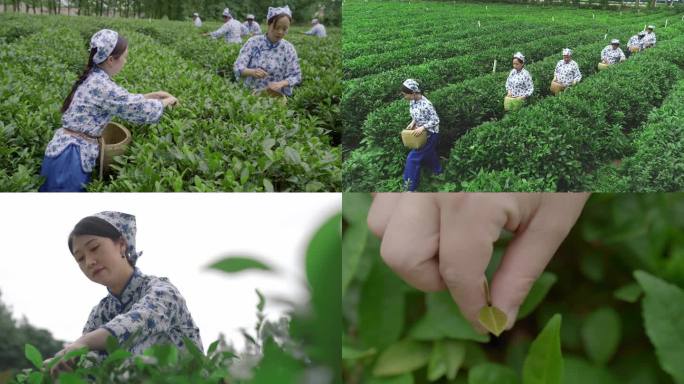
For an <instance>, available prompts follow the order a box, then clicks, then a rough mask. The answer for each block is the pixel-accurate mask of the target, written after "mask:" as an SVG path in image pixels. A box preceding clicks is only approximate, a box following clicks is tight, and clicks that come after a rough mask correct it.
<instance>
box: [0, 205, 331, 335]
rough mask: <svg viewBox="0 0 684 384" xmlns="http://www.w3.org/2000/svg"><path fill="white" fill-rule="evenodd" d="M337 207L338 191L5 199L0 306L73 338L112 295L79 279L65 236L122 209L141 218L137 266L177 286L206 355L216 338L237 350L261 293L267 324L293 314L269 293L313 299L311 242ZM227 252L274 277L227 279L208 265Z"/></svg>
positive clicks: (257, 275)
mask: <svg viewBox="0 0 684 384" xmlns="http://www.w3.org/2000/svg"><path fill="white" fill-rule="evenodd" d="M341 205H342V204H341V195H340V194H332V193H311V194H304V193H297V194H286V193H279V194H275V193H268V194H263V193H262V194H238V193H231V194H209V193H202V194H171V193H166V194H130V193H126V194H102V193H100V194H93V193H89V194H0V212H2V219H0V233H1V234H2V240H3V241H2V251H1V256H0V263H1V264H0V291H1V292H2V297H1V300H2V301H3V302H4V303H5V304H6V305H8V306H9V307H10V308H11V310H12V312H13V314H14V317H15V318H16V319H19V318H21V316H24V315H25V316H26V317H27V318H28V320H29V322H30V323H31V324H32V325H34V326H37V327H40V328H45V329H48V330H49V331H50V332H52V334H53V337H55V338H57V339H61V340H65V341H74V340H75V339H77V338H78V337H79V336H80V335H81V330H82V328H83V325H84V324H85V321H86V320H87V318H88V314H89V313H90V310H91V309H92V307H93V306H95V305H96V304H97V303H98V302H99V301H100V300H101V299H102V298H103V297H105V296H106V295H107V294H108V292H107V289H106V288H105V287H104V286H102V285H98V284H96V283H93V282H91V281H90V280H88V279H87V278H86V277H85V276H84V275H83V274H82V273H81V271H80V269H79V268H78V265H77V264H76V262H75V261H74V259H73V257H72V256H71V254H70V253H69V249H68V247H67V236H68V234H69V232H70V231H71V229H72V228H73V226H74V225H75V224H76V223H77V222H78V221H79V220H80V219H81V218H83V217H85V216H89V215H91V214H93V213H96V212H99V211H104V210H110V211H122V212H126V213H131V214H134V215H135V216H136V219H137V225H138V235H137V241H136V242H137V249H138V251H143V252H144V254H143V256H142V257H141V258H140V259H138V263H137V267H138V268H140V270H141V271H142V272H143V273H145V274H148V275H154V276H160V277H161V276H164V277H168V278H169V279H170V280H171V282H172V283H173V284H174V285H175V286H176V287H177V288H178V289H179V291H180V292H181V294H182V295H183V296H184V297H185V300H186V302H187V305H188V308H189V309H190V312H191V313H192V316H193V318H194V320H195V322H196V323H197V326H198V327H199V328H200V331H201V336H202V341H203V343H204V348H205V349H206V348H208V347H209V344H210V343H211V342H212V341H214V340H216V338H217V337H218V335H219V332H223V333H224V334H225V335H226V336H227V338H228V339H229V340H233V341H234V343H235V344H236V346H238V348H240V347H241V346H242V345H243V343H242V336H241V335H240V334H239V331H238V329H239V328H240V327H244V328H248V329H250V330H251V329H252V327H253V325H254V324H255V323H256V315H255V311H256V309H255V306H256V303H257V296H256V294H255V292H254V290H255V288H259V289H260V290H261V291H262V292H263V293H264V294H265V295H266V297H267V306H266V312H267V314H268V316H269V317H270V318H277V317H278V315H279V314H280V313H282V311H283V310H285V309H287V308H286V307H285V306H283V305H278V304H276V303H272V304H271V305H269V304H268V297H269V296H270V297H283V298H287V299H290V300H294V301H297V302H304V301H306V300H307V298H308V296H307V289H306V286H305V279H306V277H305V274H304V269H303V262H304V259H303V257H304V256H303V255H304V252H305V250H306V245H307V244H308V241H309V239H310V237H311V235H312V234H313V232H314V231H315V229H316V228H317V227H318V226H319V225H320V224H322V223H323V222H324V221H325V220H326V219H327V218H328V217H330V216H331V215H332V214H334V213H336V212H338V211H339V210H340V209H341ZM229 254H232V255H253V256H256V257H258V258H259V259H260V260H262V261H264V262H266V263H267V264H269V265H271V266H273V267H275V268H276V269H277V270H278V272H277V273H275V274H272V273H266V272H246V273H242V274H238V275H235V274H231V275H227V274H225V273H222V272H220V271H213V270H208V269H207V268H206V266H207V265H209V264H210V263H212V262H213V261H216V260H219V259H220V258H221V257H222V256H225V255H229Z"/></svg>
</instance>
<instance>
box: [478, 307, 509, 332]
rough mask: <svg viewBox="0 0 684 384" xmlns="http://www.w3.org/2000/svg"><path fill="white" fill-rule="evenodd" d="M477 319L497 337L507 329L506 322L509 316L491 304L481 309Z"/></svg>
mask: <svg viewBox="0 0 684 384" xmlns="http://www.w3.org/2000/svg"><path fill="white" fill-rule="evenodd" d="M477 319H478V321H479V322H480V324H482V326H483V327H485V329H487V330H488V331H489V332H491V333H493V334H494V335H495V336H496V337H499V335H501V333H502V332H503V331H504V330H505V329H506V323H507V322H508V318H507V317H506V314H505V313H503V311H502V310H500V309H499V308H497V307H494V306H489V305H488V306H486V307H484V308H482V309H481V310H480V313H479V314H478V316H477Z"/></svg>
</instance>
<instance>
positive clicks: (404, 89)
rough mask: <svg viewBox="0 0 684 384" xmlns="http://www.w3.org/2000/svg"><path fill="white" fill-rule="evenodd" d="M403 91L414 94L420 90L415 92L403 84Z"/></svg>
mask: <svg viewBox="0 0 684 384" xmlns="http://www.w3.org/2000/svg"><path fill="white" fill-rule="evenodd" d="M401 93H407V94H414V93H420V92H414V91H413V90H412V89H411V88H409V87H407V86H405V85H403V84H402V85H401Z"/></svg>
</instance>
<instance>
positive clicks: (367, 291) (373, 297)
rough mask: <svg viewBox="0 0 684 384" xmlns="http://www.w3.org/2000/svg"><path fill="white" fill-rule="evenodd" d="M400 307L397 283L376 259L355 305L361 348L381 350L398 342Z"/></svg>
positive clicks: (401, 320) (401, 294) (401, 297)
mask: <svg viewBox="0 0 684 384" xmlns="http://www.w3.org/2000/svg"><path fill="white" fill-rule="evenodd" d="M404 307H405V301H404V292H403V291H402V282H401V280H399V278H398V277H397V276H396V275H395V274H394V272H392V271H390V269H389V268H388V267H387V266H386V265H385V264H384V263H383V262H382V261H381V260H380V258H379V257H377V259H376V260H375V261H374V265H373V267H372V269H371V272H370V274H369V275H368V278H367V279H366V281H365V283H364V284H363V286H362V290H361V297H360V301H359V337H360V338H361V340H362V341H363V342H364V345H365V346H367V347H376V348H378V349H382V348H385V347H387V346H388V345H390V344H392V343H394V342H395V341H397V340H399V337H400V335H401V331H402V329H403V328H404Z"/></svg>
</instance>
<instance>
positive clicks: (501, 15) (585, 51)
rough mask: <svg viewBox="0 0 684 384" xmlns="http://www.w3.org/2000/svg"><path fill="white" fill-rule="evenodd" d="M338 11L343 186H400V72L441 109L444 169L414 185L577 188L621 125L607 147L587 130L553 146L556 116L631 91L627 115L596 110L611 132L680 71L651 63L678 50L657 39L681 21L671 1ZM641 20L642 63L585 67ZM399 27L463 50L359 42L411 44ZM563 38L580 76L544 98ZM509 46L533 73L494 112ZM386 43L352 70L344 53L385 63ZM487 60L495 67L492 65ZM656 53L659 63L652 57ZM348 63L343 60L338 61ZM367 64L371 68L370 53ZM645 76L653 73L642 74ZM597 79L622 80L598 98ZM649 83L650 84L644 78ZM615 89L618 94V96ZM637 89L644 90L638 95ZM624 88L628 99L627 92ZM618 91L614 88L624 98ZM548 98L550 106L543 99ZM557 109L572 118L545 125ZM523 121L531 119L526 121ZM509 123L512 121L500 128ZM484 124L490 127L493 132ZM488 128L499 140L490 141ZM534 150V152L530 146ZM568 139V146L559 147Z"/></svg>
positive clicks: (626, 127) (620, 140)
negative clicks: (524, 93) (625, 6)
mask: <svg viewBox="0 0 684 384" xmlns="http://www.w3.org/2000/svg"><path fill="white" fill-rule="evenodd" d="M426 8H427V11H424V10H425V9H426ZM348 10H349V17H347V18H346V19H347V20H349V21H348V22H345V25H344V34H345V40H344V45H343V57H344V63H343V66H344V71H345V75H346V76H347V78H348V80H346V81H345V90H344V94H343V97H342V115H343V119H344V129H345V131H344V138H343V145H344V151H345V153H344V157H345V159H344V166H343V174H344V182H343V184H344V188H345V189H346V190H356V191H367V190H401V188H402V182H401V174H402V169H403V166H404V160H405V155H406V152H407V149H405V148H404V147H403V145H402V144H401V140H400V139H399V134H398V132H399V131H400V130H401V129H402V128H403V127H404V126H406V124H407V122H408V121H409V120H410V117H409V115H408V105H407V103H406V101H404V100H401V99H400V97H399V96H398V95H399V89H400V86H401V82H402V81H403V80H404V79H406V78H409V77H411V78H415V79H417V80H418V81H419V82H420V83H421V85H422V86H423V88H424V89H426V96H427V98H428V99H429V100H430V101H431V102H432V103H433V105H434V106H435V108H436V110H437V112H438V114H439V116H440V120H441V122H440V147H439V152H440V155H441V156H442V157H443V165H444V166H446V170H447V172H446V174H445V176H440V177H435V178H432V179H425V180H424V182H423V183H422V186H421V189H422V190H478V189H479V190H482V189H480V188H485V190H491V191H497V190H508V188H513V189H514V190H567V189H582V188H587V187H588V186H589V185H590V184H592V183H595V179H596V176H593V175H592V172H593V171H594V170H595V169H596V168H597V167H600V166H602V165H604V164H605V161H608V160H613V159H621V158H622V157H624V156H626V154H627V153H630V145H631V137H632V136H631V135H627V136H624V135H613V136H611V137H612V138H613V139H614V140H616V142H615V143H613V146H611V145H608V147H609V148H610V149H609V150H608V152H607V153H606V152H601V153H595V154H594V153H590V152H586V151H587V150H588V149H591V148H588V147H591V146H594V148H598V147H596V145H598V143H593V142H591V141H590V142H586V139H587V136H586V135H584V136H581V137H576V138H573V139H568V140H571V141H573V142H569V141H566V142H564V143H560V144H562V145H564V146H563V147H562V148H557V147H555V146H556V145H557V144H559V143H558V142H557V138H558V137H560V136H563V137H565V136H568V135H571V134H572V133H571V132H568V131H567V129H566V128H565V127H568V126H571V127H572V128H573V130H575V129H577V130H581V129H580V128H577V127H574V126H572V124H574V123H576V122H577V121H576V120H578V119H579V120H582V116H581V115H580V114H581V113H582V109H583V108H584V109H586V108H587V107H589V108H594V107H596V106H597V105H596V104H597V103H596V102H595V101H594V100H593V98H594V97H595V96H596V97H599V100H611V102H612V100H614V99H615V100H616V105H617V106H618V107H619V108H621V107H620V106H622V105H625V104H626V101H627V100H635V99H638V102H637V103H636V104H635V105H634V107H633V108H632V109H636V110H632V109H630V110H629V111H627V112H626V113H628V114H630V117H629V118H628V119H613V118H612V117H611V118H609V119H608V120H607V121H609V122H610V123H611V124H616V125H615V127H614V128H615V130H616V132H619V131H623V132H632V131H638V130H639V127H640V125H641V124H642V123H643V122H644V120H645V118H646V116H647V115H648V113H649V112H650V110H651V109H652V108H653V107H657V106H658V105H659V104H660V103H661V102H662V100H663V98H664V97H665V96H666V95H667V92H668V90H669V87H670V84H671V83H670V82H671V81H673V80H675V79H676V78H677V76H679V72H680V70H678V69H677V68H676V67H672V66H671V65H670V66H666V67H668V68H665V69H663V68H662V67H661V64H662V62H670V63H675V65H676V64H677V61H678V60H679V59H678V58H676V57H674V56H676V55H677V52H673V50H674V51H677V49H676V47H677V43H676V42H671V43H668V44H669V45H668V44H666V42H667V41H668V40H671V39H672V38H675V37H676V36H678V35H680V34H681V31H682V30H684V23H683V22H682V20H680V18H681V15H676V14H674V13H673V12H675V11H671V10H657V11H655V12H652V13H648V14H645V13H644V12H638V13H637V12H623V13H620V12H603V11H588V10H575V9H566V8H551V9H546V8H539V7H530V8H527V7H523V6H514V5H483V4H462V3H461V4H458V5H453V4H445V3H429V2H424V3H422V2H419V3H415V2H412V4H407V3H402V4H401V6H397V7H396V8H393V9H388V7H387V6H386V5H385V4H383V3H380V2H369V3H365V2H364V3H359V2H350V3H349V5H348V6H346V7H345V15H347V11H348ZM362 12H363V13H368V12H370V14H371V15H372V14H373V12H378V13H379V14H382V15H383V17H382V18H380V20H381V21H377V23H375V24H374V25H371V24H370V21H369V20H367V18H368V17H370V16H366V17H364V16H361V13H362ZM352 16H354V17H352ZM400 20H401V22H399V21H400ZM478 23H479V26H478ZM645 24H655V25H656V26H657V28H656V32H657V33H658V39H659V46H658V47H657V48H655V49H653V50H651V51H648V52H645V53H644V54H640V55H637V56H646V57H651V59H644V60H643V61H642V60H641V59H639V60H636V62H637V63H641V64H639V66H634V65H632V64H630V65H626V66H625V67H626V68H625V69H620V68H619V67H620V66H618V68H611V70H610V71H606V72H609V73H610V74H609V73H606V74H604V73H601V74H596V63H597V62H598V61H600V51H601V49H602V48H603V47H604V46H605V45H606V44H607V41H606V40H607V39H610V38H619V39H620V40H621V41H622V42H623V48H624V45H625V43H626V41H627V40H628V39H629V37H630V36H631V35H633V34H635V33H636V32H637V31H638V30H641V29H643V27H644V25H645ZM665 25H667V28H664V26H665ZM497 27H498V28H497ZM405 30H411V31H418V32H416V33H415V34H416V35H419V36H424V35H425V39H426V40H427V41H431V40H430V39H431V38H433V37H434V38H435V41H437V43H435V44H441V43H439V42H440V41H449V38H451V41H452V42H453V41H454V40H458V41H459V44H452V45H454V46H457V47H458V48H454V49H462V50H463V51H459V52H462V53H460V54H456V55H455V56H453V55H452V52H451V51H449V53H448V54H445V55H442V54H441V53H440V54H436V55H435V57H431V56H425V52H424V51H423V50H422V48H417V47H414V48H413V49H411V50H406V49H399V48H397V49H396V50H395V51H384V53H383V52H380V53H377V52H374V53H369V52H373V51H367V50H365V49H366V48H364V47H365V46H366V45H368V46H370V45H371V44H373V41H376V40H383V41H384V39H388V40H389V42H387V45H388V46H394V44H397V42H401V41H405V42H406V46H409V47H410V46H411V43H410V42H411V41H412V40H411V39H412V38H411V37H408V36H404V33H403V32H404V31H405ZM392 31H394V34H392ZM373 33H375V34H376V35H373ZM471 36H479V38H475V37H471ZM395 37H396V39H395ZM357 40H358V41H357ZM679 41H681V40H679ZM461 42H463V44H461ZM428 45H429V44H428ZM382 46H383V47H384V46H385V44H382ZM564 47H570V48H572V49H573V51H574V54H573V59H574V60H575V61H577V63H578V64H579V66H580V70H581V71H582V74H583V77H584V80H583V82H582V83H580V84H579V85H578V86H576V87H574V89H571V90H568V91H567V92H566V93H564V94H562V95H561V97H558V98H556V101H552V99H554V98H548V99H547V96H549V94H550V91H549V89H548V85H549V84H550V82H551V79H552V78H553V71H554V68H555V65H556V63H557V62H558V60H560V59H561V57H560V50H561V48H564ZM438 51H439V50H438ZM515 51H522V52H523V53H524V54H525V55H526V58H527V65H526V68H527V69H528V71H530V73H531V74H532V77H533V80H534V85H535V94H534V95H533V96H532V97H531V98H530V99H529V100H528V103H527V107H526V108H524V109H523V111H522V113H518V114H511V116H504V111H503V107H502V100H503V96H504V95H505V87H504V84H505V81H506V77H507V75H508V71H509V70H510V57H511V54H512V53H513V52H515ZM394 52H397V55H396V56H394V57H395V59H396V60H395V63H399V64H400V65H399V66H395V67H393V69H390V70H388V71H386V72H382V73H376V74H370V75H365V76H361V77H356V78H353V76H354V75H353V74H352V72H351V69H352V68H354V65H355V64H353V63H356V62H359V61H362V60H371V61H372V60H373V58H377V59H379V62H382V63H384V60H385V59H384V57H387V56H392V55H393V54H394ZM436 52H437V51H436ZM440 52H441V51H440ZM414 53H415V56H413V54H414ZM673 55H674V56H673ZM412 57H418V58H419V59H418V60H419V62H422V64H405V63H408V62H412V60H413V59H412ZM495 60H496V63H497V64H496V71H493V68H494V62H495ZM656 61H657V62H658V63H657V64H656V65H655V66H652V65H651V64H652V63H653V62H656ZM348 63H349V64H350V65H351V66H349V67H348ZM626 64H627V63H626ZM368 67H372V68H375V66H374V65H373V64H368ZM380 67H381V68H382V66H380ZM630 68H631V69H630ZM673 68H674V69H673ZM663 71H664V72H663ZM663 76H664V77H663ZM595 77H596V79H594V78H595ZM651 77H653V82H649V81H648V79H649V78H651ZM659 79H660V80H659ZM626 82H628V83H630V84H632V83H634V84H644V86H645V87H646V88H644V89H643V92H646V91H648V92H649V94H643V92H642V93H640V91H639V90H637V89H634V87H633V86H632V85H629V86H625V85H624V84H625V83H626ZM647 83H648V84H647ZM605 84H610V88H613V87H614V86H615V85H616V84H621V85H620V87H621V88H617V87H616V88H615V89H616V92H611V93H610V99H609V98H608V97H607V96H608V95H607V94H605V93H603V88H602V87H604V85H605ZM655 85H659V86H661V88H657V89H654V86H655ZM620 91H622V92H624V93H625V95H624V97H623V95H622V93H621V92H620ZM640 94H641V95H643V96H644V97H643V98H639V97H638V96H639V95H640ZM571 95H576V96H577V98H573V97H571ZM635 95H636V96H637V97H636V98H634V97H632V96H635ZM582 97H584V98H585V99H584V102H580V103H579V105H580V107H579V109H578V108H575V104H576V103H575V102H574V100H578V99H579V98H582ZM587 97H589V98H587ZM620 99H624V103H625V104H623V101H620ZM556 104H558V107H555V106H554V105H556ZM541 105H543V106H541ZM535 108H536V109H535ZM563 108H565V110H567V111H570V112H567V113H561V114H559V115H557V116H555V117H554V116H552V117H551V118H550V119H546V114H548V113H555V112H556V111H560V110H561V109H563ZM575 113H577V114H578V115H577V116H575ZM592 113H597V114H601V111H600V110H598V109H596V110H594V112H592ZM610 113H612V112H610ZM538 114H542V115H541V116H540V115H538ZM567 117H569V118H570V119H571V120H570V121H566V120H564V121H563V123H562V124H561V125H556V126H554V125H553V122H555V121H557V120H562V119H565V118H567ZM499 120H500V121H499ZM594 124H597V123H596V122H594ZM533 125H538V126H537V127H536V128H535V129H534V130H530V128H529V127H531V126H533ZM512 126H513V127H515V129H513V130H511V129H510V127H512ZM525 127H528V128H527V129H526V128H525ZM551 127H553V128H551ZM562 127H563V128H562ZM522 130H525V132H526V133H521V135H522V136H521V137H517V136H515V135H514V132H517V131H522ZM495 131H496V132H497V135H498V136H496V137H494V136H493V132H495ZM504 131H506V132H504ZM509 131H514V132H509ZM539 131H541V132H539ZM479 132H483V133H479ZM484 132H490V134H489V136H488V137H486V138H485V137H484V136H482V140H484V141H481V140H480V139H476V137H477V136H478V135H485V133H484ZM537 134H538V136H535V135H537ZM623 136H624V137H623ZM523 138H524V139H523ZM499 139H500V140H508V141H507V142H497V141H496V140H499ZM491 140H494V141H491ZM461 141H463V142H461ZM531 142H533V143H531ZM574 145H578V146H577V147H575V146H574ZM568 146H571V148H570V149H568ZM537 149H538V150H539V151H540V153H531V154H530V153H529V151H530V150H537ZM568 150H570V155H567V152H568ZM578 153H582V155H581V156H580V155H579V154H578ZM578 157H582V159H579V158H578ZM447 159H449V160H448V161H445V160H447ZM535 159H536V160H535ZM578 161H580V162H579V163H578ZM582 161H584V162H582ZM524 164H527V165H524ZM533 164H534V165H533ZM567 168H574V171H572V172H569V171H568V169H567ZM580 170H581V172H580ZM592 185H593V184H592ZM654 188H656V189H657V188H659V187H657V186H654Z"/></svg>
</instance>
